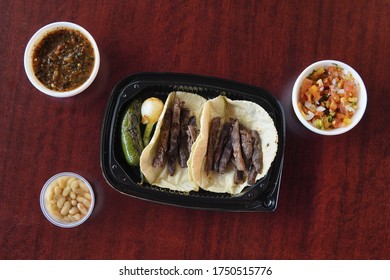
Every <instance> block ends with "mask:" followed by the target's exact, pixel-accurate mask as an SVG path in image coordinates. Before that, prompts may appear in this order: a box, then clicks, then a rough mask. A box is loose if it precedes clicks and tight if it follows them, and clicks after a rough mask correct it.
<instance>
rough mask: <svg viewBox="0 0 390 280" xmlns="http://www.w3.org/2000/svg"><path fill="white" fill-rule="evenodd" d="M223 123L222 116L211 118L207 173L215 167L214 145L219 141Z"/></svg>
mask: <svg viewBox="0 0 390 280" xmlns="http://www.w3.org/2000/svg"><path fill="white" fill-rule="evenodd" d="M220 125H221V118H220V117H215V118H213V119H212V120H211V124H210V130H209V131H210V133H209V139H208V142H207V152H206V162H205V171H206V174H208V173H209V172H210V170H211V169H212V167H213V156H214V147H215V144H216V141H217V136H218V130H219V126H220Z"/></svg>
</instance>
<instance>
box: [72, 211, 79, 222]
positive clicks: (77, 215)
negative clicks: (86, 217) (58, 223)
mask: <svg viewBox="0 0 390 280" xmlns="http://www.w3.org/2000/svg"><path fill="white" fill-rule="evenodd" d="M73 218H74V219H75V220H76V221H78V220H80V219H81V215H80V213H77V214H75V215H73Z"/></svg>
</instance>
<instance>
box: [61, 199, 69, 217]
mask: <svg viewBox="0 0 390 280" xmlns="http://www.w3.org/2000/svg"><path fill="white" fill-rule="evenodd" d="M70 207H71V204H70V201H66V202H65V203H64V206H63V207H62V209H61V212H60V213H61V215H63V216H65V215H67V214H68V213H69V210H70Z"/></svg>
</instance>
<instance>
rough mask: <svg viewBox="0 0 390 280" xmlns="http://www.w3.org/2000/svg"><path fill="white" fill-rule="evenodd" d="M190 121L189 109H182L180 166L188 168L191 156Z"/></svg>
mask: <svg viewBox="0 0 390 280" xmlns="http://www.w3.org/2000/svg"><path fill="white" fill-rule="evenodd" d="M189 119H190V110H189V109H187V108H183V109H181V112H180V145H179V162H180V166H181V167H183V168H185V167H187V160H188V158H189V156H190V153H189V151H188V141H187V140H188V134H187V129H188V121H189Z"/></svg>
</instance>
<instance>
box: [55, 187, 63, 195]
mask: <svg viewBox="0 0 390 280" xmlns="http://www.w3.org/2000/svg"><path fill="white" fill-rule="evenodd" d="M61 193H62V189H61V187H60V186H55V187H54V194H56V195H59V194H61Z"/></svg>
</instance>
